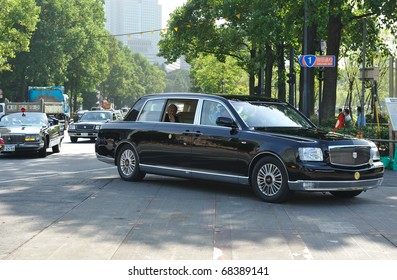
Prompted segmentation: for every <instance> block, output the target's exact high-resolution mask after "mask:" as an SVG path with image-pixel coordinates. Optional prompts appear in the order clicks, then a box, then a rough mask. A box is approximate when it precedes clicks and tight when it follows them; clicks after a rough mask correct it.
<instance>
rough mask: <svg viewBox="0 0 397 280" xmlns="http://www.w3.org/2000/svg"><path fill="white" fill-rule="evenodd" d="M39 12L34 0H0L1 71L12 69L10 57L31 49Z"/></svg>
mask: <svg viewBox="0 0 397 280" xmlns="http://www.w3.org/2000/svg"><path fill="white" fill-rule="evenodd" d="M39 12H40V8H39V7H38V6H36V4H35V1H34V0H0V72H2V71H4V70H10V68H11V67H10V64H9V62H8V59H9V58H14V57H15V55H16V53H18V52H22V51H28V50H29V42H30V38H31V36H32V33H33V31H34V30H35V29H36V25H37V22H38V21H39Z"/></svg>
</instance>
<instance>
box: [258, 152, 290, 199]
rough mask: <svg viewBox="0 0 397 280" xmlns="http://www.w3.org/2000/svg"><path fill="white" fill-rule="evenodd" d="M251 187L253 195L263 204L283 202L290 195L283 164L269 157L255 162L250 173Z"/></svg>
mask: <svg viewBox="0 0 397 280" xmlns="http://www.w3.org/2000/svg"><path fill="white" fill-rule="evenodd" d="M251 186H252V189H253V191H254V193H255V194H256V195H257V196H258V197H259V198H260V199H262V200H263V201H265V202H271V203H280V202H284V201H286V200H287V199H288V198H289V197H290V195H291V193H292V192H291V191H290V190H289V188H288V176H287V172H286V170H285V168H284V166H283V164H282V163H281V162H280V161H279V160H278V159H276V158H274V157H271V156H267V157H264V158H262V159H261V160H259V161H258V162H257V164H256V165H255V167H254V169H253V171H252V178H251Z"/></svg>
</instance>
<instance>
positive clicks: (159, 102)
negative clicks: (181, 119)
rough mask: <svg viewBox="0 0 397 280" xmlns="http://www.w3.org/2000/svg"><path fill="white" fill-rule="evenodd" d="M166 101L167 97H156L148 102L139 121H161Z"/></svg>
mask: <svg viewBox="0 0 397 280" xmlns="http://www.w3.org/2000/svg"><path fill="white" fill-rule="evenodd" d="M165 102H166V100H165V99H154V100H149V101H148V102H146V104H145V106H144V107H143V108H142V110H141V114H140V115H139V117H138V121H144V122H159V121H160V120H161V117H162V112H163V108H164V104H165Z"/></svg>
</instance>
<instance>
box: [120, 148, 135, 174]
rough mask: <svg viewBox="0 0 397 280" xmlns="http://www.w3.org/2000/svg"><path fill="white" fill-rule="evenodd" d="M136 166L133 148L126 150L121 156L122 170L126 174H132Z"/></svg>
mask: <svg viewBox="0 0 397 280" xmlns="http://www.w3.org/2000/svg"><path fill="white" fill-rule="evenodd" d="M135 166H136V160H135V155H134V153H133V152H132V151H131V150H129V149H128V150H125V151H124V152H123V153H122V154H121V157H120V170H121V172H122V173H123V174H124V175H125V176H131V175H132V174H133V173H134V170H135Z"/></svg>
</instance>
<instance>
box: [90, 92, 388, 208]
mask: <svg viewBox="0 0 397 280" xmlns="http://www.w3.org/2000/svg"><path fill="white" fill-rule="evenodd" d="M170 105H171V106H170ZM170 107H173V108H174V110H173V111H174V113H175V111H176V116H175V117H171V116H168V113H170V111H169V110H167V109H169V108H170ZM171 119H172V120H175V122H171V121H170V120H171ZM95 152H96V156H97V158H98V159H99V160H101V161H103V162H107V163H111V164H113V165H116V166H117V169H118V172H119V175H120V177H121V178H122V179H123V180H128V181H139V180H142V179H143V178H144V176H145V174H146V173H151V174H159V175H167V176H174V177H184V178H192V179H203V180H212V181H221V182H226V183H233V184H243V185H248V186H250V187H251V188H252V190H253V191H254V193H255V194H256V195H257V196H258V197H259V198H260V199H262V200H263V201H266V202H275V203H279V202H283V201H286V200H287V199H288V198H289V197H290V195H291V194H292V193H293V192H294V191H317V192H330V193H331V194H333V195H334V196H338V197H354V196H357V195H359V194H360V193H361V192H362V191H366V190H368V189H372V188H376V187H377V186H378V185H380V184H381V182H382V179H383V173H384V167H383V164H382V162H381V161H380V156H379V152H378V149H377V147H376V145H375V144H374V143H373V142H371V141H368V140H365V139H357V138H353V137H350V136H346V135H342V134H339V133H334V132H327V131H323V130H320V129H318V128H317V127H316V126H315V125H314V124H313V123H312V122H310V120H309V119H307V118H306V117H305V116H304V115H303V114H301V113H300V112H299V111H298V110H296V109H295V108H293V107H292V106H291V105H289V104H288V103H285V102H280V101H278V100H275V99H265V98H263V97H257V96H248V95H247V96H233V95H230V96H218V95H210V94H193V93H175V94H171V93H162V94H153V95H147V96H144V97H142V98H140V99H139V100H138V101H137V102H136V103H135V104H134V106H133V107H132V108H131V109H130V111H129V112H128V114H127V115H126V117H125V118H124V120H122V121H115V122H111V123H105V124H102V125H101V128H100V130H99V133H98V138H97V140H96V143H95Z"/></svg>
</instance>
